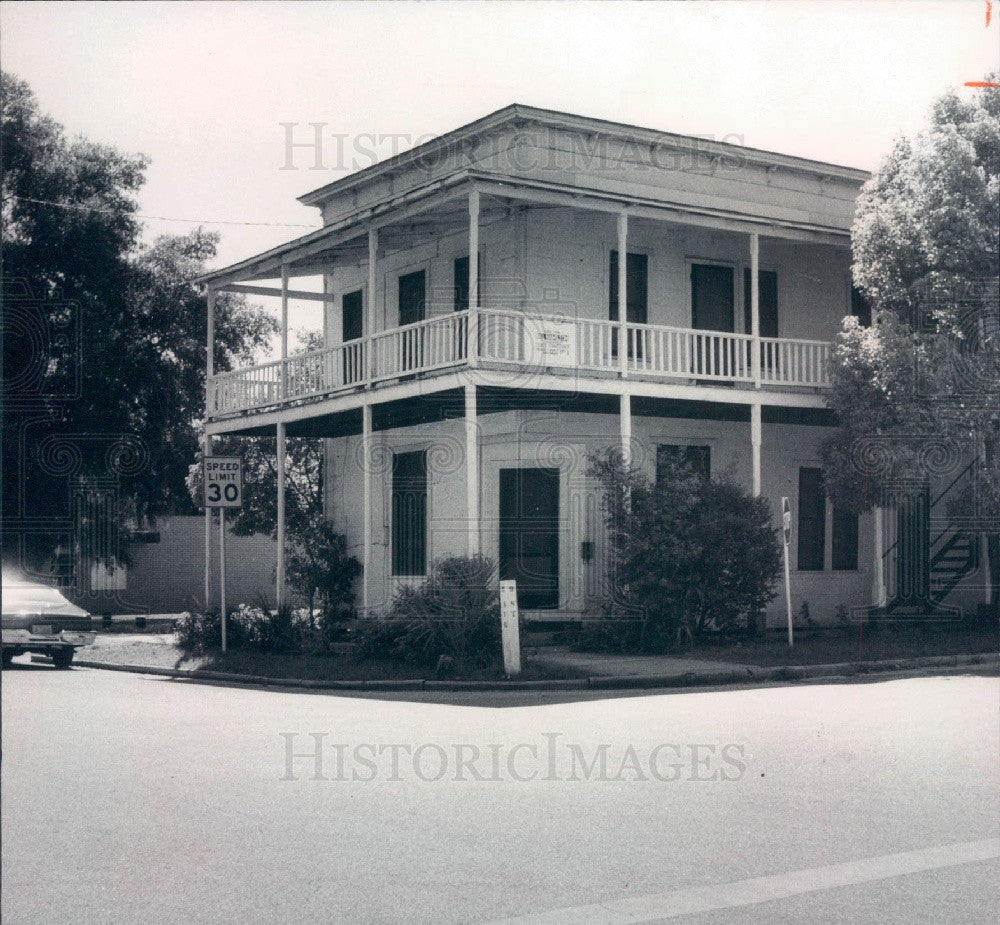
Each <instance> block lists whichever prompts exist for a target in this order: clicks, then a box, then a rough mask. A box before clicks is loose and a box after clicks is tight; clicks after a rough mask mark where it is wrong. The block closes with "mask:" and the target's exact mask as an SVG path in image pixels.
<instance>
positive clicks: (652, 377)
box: [207, 308, 831, 419]
mask: <svg viewBox="0 0 1000 925" xmlns="http://www.w3.org/2000/svg"><path fill="white" fill-rule="evenodd" d="M622 339H624V342H625V344H626V349H625V350H624V351H623V350H620V349H619V343H620V342H621V341H622ZM753 346H754V338H753V337H752V336H751V335H749V334H734V333H729V332H718V331H707V330H696V329H691V328H678V327H669V326H666V325H656V324H632V323H629V324H622V323H620V322H617V321H604V320H595V319H590V318H574V317H567V316H559V315H545V314H536V313H526V312H523V311H513V310H508V309H495V308H480V309H478V310H465V311H457V312H453V313H449V314H446V315H438V316H436V317H433V318H429V319H427V320H425V321H420V322H417V323H416V324H408V325H402V326H399V327H395V328H391V329H389V330H385V331H379V332H377V333H375V334H374V335H373V336H371V337H370V338H367V337H366V338H363V339H358V340H353V341H349V342H347V343H344V344H337V345H335V346H332V347H326V348H324V349H321V350H314V351H311V352H309V353H301V354H295V355H292V356H290V357H288V359H286V360H277V361H274V362H269V363H263V364H260V365H258V366H251V367H248V368H245V369H238V370H233V371H231V372H226V373H221V374H219V375H216V376H212V377H211V378H210V379H209V383H208V408H207V410H208V416H209V418H210V419H219V418H225V417H229V416H236V415H238V416H246V415H248V414H251V415H252V414H253V413H254V412H257V411H265V410H279V409H281V408H285V407H289V406H301V405H306V404H308V403H310V402H318V401H320V400H323V399H326V398H330V397H334V396H338V395H345V394H350V393H364V392H369V391H371V390H373V389H375V390H377V389H378V388H380V387H382V386H384V385H389V384H392V383H400V382H413V381H414V380H428V379H432V378H433V377H435V376H439V375H441V374H443V373H446V372H454V371H456V370H463V369H465V370H469V369H480V370H489V371H493V372H494V373H497V374H499V375H500V377H501V381H504V382H507V383H509V384H510V385H512V386H514V387H517V388H542V387H545V385H546V382H551V381H552V379H553V377H555V378H559V377H572V378H575V380H576V386H577V387H578V388H583V389H586V388H588V383H589V387H590V388H593V389H594V390H596V391H602V382H603V383H605V384H606V383H607V382H608V380H623V379H628V380H634V381H640V382H655V383H670V384H674V385H681V386H687V387H692V386H701V385H716V386H718V385H725V386H729V387H735V388H737V389H754V390H757V389H761V390H767V391H768V392H771V393H781V392H785V393H803V392H806V393H811V394H816V392H817V390H821V389H823V388H825V387H826V386H828V385H829V356H830V349H831V344H830V343H829V342H827V341H819V340H802V339H792V338H776V337H775V338H772V337H761V338H759V351H755V350H754V349H753ZM360 398H361V396H360V395H359V401H360ZM771 400H773V401H776V402H777V403H780V398H779V396H778V395H776V394H772V396H771Z"/></svg>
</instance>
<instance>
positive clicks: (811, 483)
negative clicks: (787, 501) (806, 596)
mask: <svg viewBox="0 0 1000 925" xmlns="http://www.w3.org/2000/svg"><path fill="white" fill-rule="evenodd" d="M825 544H826V492H825V490H824V488H823V470H822V469H812V468H807V467H803V468H801V469H799V548H798V568H799V571H809V572H821V571H823V547H824V546H825Z"/></svg>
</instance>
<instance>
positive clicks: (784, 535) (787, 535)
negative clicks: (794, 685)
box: [781, 498, 795, 648]
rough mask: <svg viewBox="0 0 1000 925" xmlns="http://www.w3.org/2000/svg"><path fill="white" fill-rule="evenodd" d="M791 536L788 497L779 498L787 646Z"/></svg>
mask: <svg viewBox="0 0 1000 925" xmlns="http://www.w3.org/2000/svg"><path fill="white" fill-rule="evenodd" d="M791 538H792V510H791V508H790V507H789V506H788V499H787V498H782V499H781V539H782V545H783V546H784V547H785V611H786V613H787V615H788V647H789V648H792V647H793V646H794V645H795V639H794V637H793V635H792V579H791V574H790V572H789V567H788V541H789V540H790V539H791Z"/></svg>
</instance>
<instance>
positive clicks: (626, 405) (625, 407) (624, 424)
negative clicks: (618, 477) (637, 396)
mask: <svg viewBox="0 0 1000 925" xmlns="http://www.w3.org/2000/svg"><path fill="white" fill-rule="evenodd" d="M618 420H619V423H620V425H621V440H622V462H623V463H624V464H625V465H626V466H628V465H631V464H632V396H631V395H622V396H621V397H620V399H619V404H618Z"/></svg>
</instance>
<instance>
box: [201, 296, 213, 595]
mask: <svg viewBox="0 0 1000 925" xmlns="http://www.w3.org/2000/svg"><path fill="white" fill-rule="evenodd" d="M205 306H206V312H207V321H206V337H205V427H206V428H207V427H208V418H209V415H210V414H211V410H212V409H211V404H210V399H211V396H212V381H211V380H212V376H213V375H214V373H215V290H214V289H212V288H211V287H209V289H208V292H207V293H206V295H205ZM202 448H203V455H204V456H211V455H212V438H211V437H210V436H209V435H208V433H206V434H205V437H204V440H203V442H202ZM211 606H212V509H211V508H210V507H209V506H208V505H207V504H206V505H205V610H206V611H207V610H208V608H209V607H211Z"/></svg>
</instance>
